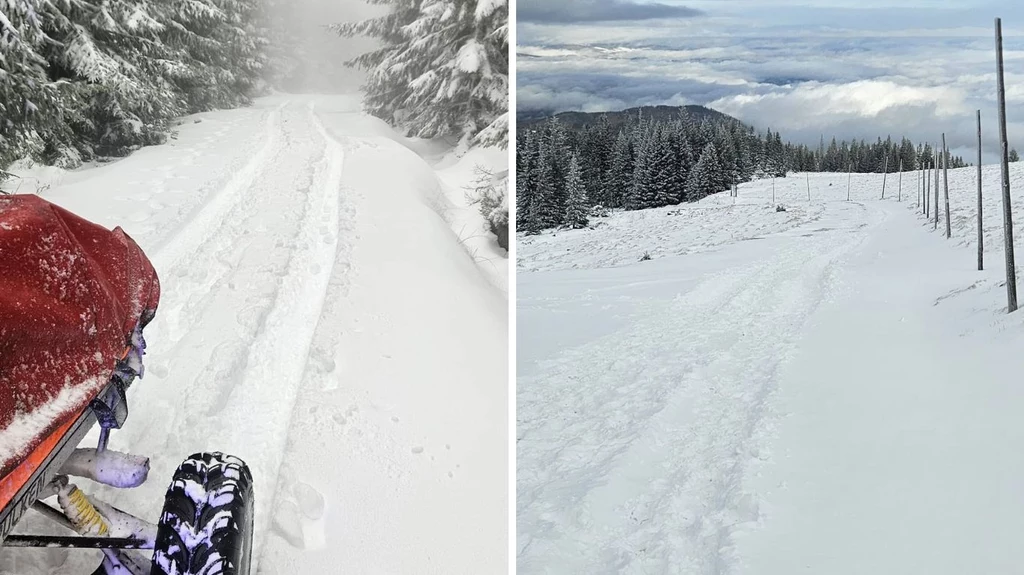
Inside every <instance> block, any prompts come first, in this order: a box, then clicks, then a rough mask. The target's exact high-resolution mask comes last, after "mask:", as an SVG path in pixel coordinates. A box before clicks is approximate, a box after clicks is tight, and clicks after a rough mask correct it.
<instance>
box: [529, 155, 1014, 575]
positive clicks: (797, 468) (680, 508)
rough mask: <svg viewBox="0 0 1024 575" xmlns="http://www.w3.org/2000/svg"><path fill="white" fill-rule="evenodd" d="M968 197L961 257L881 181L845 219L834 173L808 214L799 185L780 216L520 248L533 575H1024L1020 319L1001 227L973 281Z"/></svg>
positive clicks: (648, 219) (618, 231)
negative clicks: (1008, 300)
mask: <svg viewBox="0 0 1024 575" xmlns="http://www.w3.org/2000/svg"><path fill="white" fill-rule="evenodd" d="M986 170H987V171H986V174H998V168H997V167H993V168H986ZM993 170H994V171H993ZM973 173H974V172H973V171H971V170H970V169H965V170H958V171H956V172H951V173H950V186H951V202H950V203H951V208H952V210H953V212H954V213H955V214H957V216H956V217H955V218H954V220H953V221H954V224H955V225H954V234H956V235H957V238H958V239H957V240H955V241H952V242H948V241H946V240H945V238H944V237H943V236H942V235H940V234H939V233H937V232H933V231H932V225H931V224H930V223H926V222H925V220H924V218H923V216H918V215H917V214H916V210H915V208H914V204H915V198H916V192H915V187H914V186H915V184H916V175H915V174H913V173H907V174H904V180H903V200H904V201H903V202H901V203H900V202H897V201H896V198H895V193H894V192H895V191H896V190H895V184H896V178H895V177H894V176H892V175H890V176H889V178H888V181H887V183H886V188H887V190H886V200H884V201H882V200H879V196H880V192H881V187H882V177H881V176H880V175H878V176H876V175H854V176H853V178H852V189H851V190H850V195H851V197H852V199H853V201H850V202H847V201H846V195H847V175H846V174H817V175H816V174H811V177H810V183H811V200H810V202H808V200H807V188H806V184H807V180H806V178H805V176H804V175H803V174H798V175H795V176H791V177H789V178H786V179H785V180H777V181H776V194H777V202H778V203H782V204H784V205H786V206H787V207H790V208H791V209H790V210H789V211H788V212H786V213H776V212H774V211H773V210H770V209H767V208H768V207H769V206H770V205H771V194H772V191H771V182H770V180H769V181H760V182H753V183H750V184H745V185H744V186H741V190H740V198H739V199H738V201H737V205H736V206H735V207H731V206H730V204H731V203H732V201H733V198H731V197H729V196H728V194H720V195H718V196H715V197H712V198H708V199H707V200H706V201H705V202H701V204H698V205H694V206H684V207H682V208H675V209H665V210H652V211H648V212H645V213H637V214H613V215H612V216H611V217H609V218H607V220H606V222H605V223H606V225H605V226H603V227H599V228H597V229H595V230H580V231H573V232H565V231H559V232H548V233H545V234H542V235H540V236H536V237H534V238H530V239H527V240H525V241H527V242H529V241H530V240H532V241H533V242H534V245H533V247H532V248H527V249H521V250H520V251H519V256H520V261H519V262H518V264H517V265H518V267H519V276H518V280H517V281H518V298H519V304H518V311H517V314H518V334H517V338H518V350H519V351H518V354H519V357H518V358H517V365H518V373H519V380H518V382H517V384H518V388H517V419H518V421H517V452H518V460H517V473H518V485H517V492H518V494H517V511H518V515H517V525H518V526H517V532H518V537H517V546H518V547H517V555H518V557H517V565H518V568H519V572H522V573H565V572H574V573H577V572H586V573H611V572H625V573H655V572H659V573H759V574H760V573H768V574H774V573H779V574H782V573H793V572H796V571H797V570H800V571H807V572H813V573H868V572H870V573H907V572H915V573H916V572H925V573H963V572H965V571H971V572H973V571H984V572H1013V571H1014V570H1015V568H1014V567H1012V566H1013V565H1019V562H1020V559H1021V557H1020V555H1019V552H1017V551H1015V549H1016V548H1017V547H1016V546H1014V545H1012V544H1011V542H1012V541H1016V540H1019V539H1020V537H1021V535H1024V532H1022V529H1021V528H1020V526H1019V524H1018V523H1015V522H1014V521H1013V519H1012V518H1013V517H1019V515H1020V513H1021V512H1022V511H1024V499H1021V498H1020V496H1019V492H1020V482H1019V478H1020V477H1021V471H1024V469H1022V468H1024V458H1021V457H1018V456H1015V455H1013V453H1014V452H1015V451H1017V450H1018V449H1016V448H1017V447H1019V444H1020V441H1019V440H1020V439H1021V438H1022V437H1024V424H1021V423H1020V422H1019V413H1020V412H1021V410H1022V409H1024V393H1022V392H1020V391H1019V388H1020V386H1019V382H1018V380H1019V377H1017V376H1016V375H1015V374H1019V373H1020V372H1021V369H1022V368H1024V357H1022V356H1020V354H1019V353H1018V352H1015V351H1014V350H1019V349H1020V346H1021V344H1024V341H1022V334H1024V331H1022V330H1021V327H1024V326H1022V325H1021V324H1022V322H1024V320H1022V319H1021V316H1019V315H1013V316H1007V315H1005V313H1004V312H1005V307H1004V306H1005V291H1004V290H1003V288H1002V286H1001V285H1000V279H999V278H1000V275H1001V273H1002V255H1001V253H1000V252H999V251H996V249H995V243H996V240H997V238H1001V233H1000V232H998V231H997V229H1001V228H997V227H995V226H994V225H993V226H989V225H988V224H986V229H987V233H988V236H987V240H986V241H987V242H988V244H989V245H991V246H992V248H993V249H992V252H991V253H990V254H989V256H988V261H989V267H990V269H989V270H988V271H986V272H981V273H979V272H977V271H976V270H975V269H974V268H975V258H974V252H973V249H972V248H971V247H970V242H971V241H972V240H969V239H967V238H966V237H965V236H967V235H968V234H970V233H973V232H972V230H973V228H972V227H971V226H972V224H970V222H969V221H968V219H969V218H967V217H965V216H961V215H960V212H967V211H968V210H967V205H968V204H969V203H970V202H973V198H974V195H973V194H974V187H973V186H974V180H973V176H972V174H973ZM1013 175H1014V181H1015V182H1016V181H1017V180H1018V179H1024V178H1022V176H1024V170H1021V169H1019V167H1018V166H1014V167H1013ZM829 183H831V184H832V185H831V186H829V185H828V184H829ZM985 185H986V191H987V193H988V195H989V196H990V198H991V200H990V201H989V204H988V207H987V208H986V209H987V212H988V214H989V215H988V216H987V218H990V219H987V220H986V222H989V221H991V222H993V224H994V223H995V222H997V221H998V219H997V218H999V217H1001V214H1000V212H999V211H998V209H997V207H998V205H999V204H998V203H997V201H996V198H995V196H994V194H995V191H996V190H998V180H997V179H996V178H994V177H992V178H989V177H986V180H985ZM1015 194H1016V197H1017V206H1018V207H1017V212H1018V213H1017V218H1018V222H1020V221H1022V220H1020V218H1021V217H1024V210H1021V208H1024V193H1021V192H1020V191H1018V192H1015ZM705 203H706V204H707V205H706V206H705V205H702V204H705ZM680 209H681V210H683V214H687V213H688V212H689V211H692V210H700V211H701V213H700V215H699V216H694V217H692V218H691V217H690V216H689V215H687V216H681V215H678V214H671V213H670V212H673V211H676V210H680ZM680 217H686V218H687V219H692V220H699V230H698V231H693V230H690V229H688V228H687V227H686V226H684V225H682V224H680V223H677V222H679V218H680ZM777 217H780V219H774V218H777ZM781 217H785V219H782V218H781ZM684 221H685V220H684ZM694 223H695V224H696V223H697V222H696V221H695V222H694ZM942 227H943V226H942V221H941V220H940V230H941V229H942ZM989 228H991V229H989ZM599 234H604V236H599ZM659 234H660V235H659ZM591 235H592V236H595V237H593V238H592V237H588V236H591ZM521 239H522V238H521ZM538 243H545V244H546V245H547V248H546V249H544V250H542V249H540V248H539V247H537V244H538ZM961 244H963V245H961ZM529 249H536V252H530V251H528V250H529ZM641 249H642V250H649V251H650V253H651V255H652V256H653V259H652V261H645V262H638V261H637V260H638V259H639V254H638V250H641ZM641 253H642V252H641ZM563 254H565V255H563ZM678 254H684V255H678ZM574 260H575V261H579V262H581V265H579V268H580V269H570V268H571V267H572V266H573V261H574ZM532 269H547V270H550V271H539V272H527V271H525V270H532ZM982 557H983V559H982ZM979 561H980V562H979Z"/></svg>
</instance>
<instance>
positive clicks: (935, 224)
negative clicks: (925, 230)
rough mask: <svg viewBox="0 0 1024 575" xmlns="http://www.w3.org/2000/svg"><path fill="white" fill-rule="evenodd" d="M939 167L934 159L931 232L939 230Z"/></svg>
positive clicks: (937, 160) (937, 161)
mask: <svg viewBox="0 0 1024 575" xmlns="http://www.w3.org/2000/svg"><path fill="white" fill-rule="evenodd" d="M941 167H942V166H941V164H939V159H936V160H935V214H934V217H933V218H932V229H933V230H937V229H939V168H941Z"/></svg>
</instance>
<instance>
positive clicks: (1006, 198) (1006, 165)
mask: <svg viewBox="0 0 1024 575" xmlns="http://www.w3.org/2000/svg"><path fill="white" fill-rule="evenodd" d="M996 78H997V83H998V94H999V140H1000V142H1001V143H1002V150H1000V156H1001V158H1000V159H1001V160H1002V177H1003V182H1002V184H1003V240H1004V242H1005V243H1006V247H1005V250H1004V251H1005V252H1006V308H1007V312H1008V313H1013V312H1015V311H1017V270H1016V266H1015V264H1014V259H1013V213H1012V212H1011V211H1010V157H1009V146H1008V144H1007V141H1006V85H1005V83H1004V81H1003V23H1002V21H1001V20H1000V19H999V18H996Z"/></svg>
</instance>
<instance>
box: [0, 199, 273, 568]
mask: <svg viewBox="0 0 1024 575" xmlns="http://www.w3.org/2000/svg"><path fill="white" fill-rule="evenodd" d="M159 298H160V283H159V280H158V278H157V274H156V271H155V270H154V269H153V266H152V264H151V263H150V262H149V260H148V259H147V258H146V255H145V254H144V253H143V252H142V249H140V248H139V246H138V245H137V244H136V243H135V242H134V241H133V240H132V239H131V238H129V237H128V236H127V235H126V234H125V233H124V232H123V231H122V230H121V229H120V228H116V229H114V230H113V231H110V230H107V229H106V228H103V227H101V226H98V225H96V224H93V223H91V222H88V221H86V220H84V219H82V218H80V217H78V216H75V215H74V214H72V213H70V212H68V211H66V210H64V209H62V208H60V207H57V206H55V205H53V204H50V203H49V202H47V201H45V200H43V199H41V198H39V197H38V196H34V195H9V196H3V195H0V546H3V547H37V548H53V547H66V548H83V549H101V550H102V551H103V563H102V564H101V565H100V566H99V568H97V570H96V571H95V573H96V574H102V573H108V574H115V573H117V574H131V575H141V574H147V575H148V574H151V573H152V574H182V575H183V574H192V573H200V572H201V573H211V574H212V573H223V574H246V573H248V572H249V558H250V552H251V546H252V524H253V497H252V476H251V474H250V472H249V469H248V468H247V467H246V465H245V463H243V462H242V461H241V460H239V459H237V458H235V457H231V456H228V455H224V454H221V453H197V454H195V455H193V456H191V457H189V458H187V459H186V460H185V461H184V462H183V463H182V464H181V465H180V466H179V467H178V470H177V472H176V473H175V474H174V477H173V479H172V481H171V485H170V487H169V488H168V490H167V494H166V496H165V499H164V506H163V512H162V513H161V515H160V518H159V523H158V524H153V523H150V522H148V521H145V520H143V519H140V518H138V517H135V516H133V515H130V514H128V513H126V512H124V511H121V510H120V509H117V508H115V507H113V506H111V505H108V504H106V503H104V502H102V501H100V500H98V499H95V498H91V497H88V496H86V495H85V493H84V492H83V491H82V490H81V489H79V487H78V486H76V485H75V484H74V483H73V482H72V479H71V478H72V477H78V478H85V479H87V480H91V481H95V482H98V483H102V484H105V485H110V486H113V487H118V488H131V487H137V486H139V485H141V484H142V483H143V482H144V481H145V480H146V478H147V476H148V473H149V459H148V458H146V457H141V456H138V455H131V454H127V453H120V452H117V451H113V450H110V449H107V443H108V437H109V434H110V431H111V430H112V429H119V428H121V426H122V425H123V424H124V423H125V420H126V418H127V415H128V402H127V396H126V391H127V389H128V387H129V386H130V385H131V384H132V382H133V381H134V380H135V379H136V378H140V377H142V375H143V372H144V370H143V365H142V357H143V355H144V353H145V349H146V343H145V340H144V339H143V337H142V330H143V328H145V327H146V325H147V324H148V323H149V322H150V321H151V320H152V319H153V317H154V316H155V314H156V309H157V304H158V301H159ZM96 425H98V426H99V441H98V443H97V444H96V445H95V447H82V446H80V443H81V442H82V441H83V439H84V438H85V436H86V435H87V434H88V433H89V432H90V431H91V430H92V429H93V428H94V426H96ZM48 501H50V502H48ZM30 510H31V511H32V512H35V513H39V514H41V515H42V516H45V517H47V518H49V519H51V520H53V522H54V523H56V524H57V525H59V526H61V527H62V528H64V530H66V532H65V533H63V534H59V535H53V534H25V533H20V532H19V533H14V531H15V527H16V525H17V524H18V522H19V520H20V519H21V518H22V517H23V515H24V514H25V513H27V512H29V511H30ZM55 531H57V530H55ZM58 532H59V531H58ZM143 550H153V554H152V557H151V558H150V557H148V556H147V554H144V553H143ZM0 552H2V549H0Z"/></svg>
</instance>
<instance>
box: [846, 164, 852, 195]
mask: <svg viewBox="0 0 1024 575" xmlns="http://www.w3.org/2000/svg"><path fill="white" fill-rule="evenodd" d="M852 183H853V162H850V167H849V171H848V172H847V173H846V201H850V186H851V184H852Z"/></svg>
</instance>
